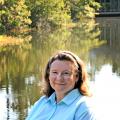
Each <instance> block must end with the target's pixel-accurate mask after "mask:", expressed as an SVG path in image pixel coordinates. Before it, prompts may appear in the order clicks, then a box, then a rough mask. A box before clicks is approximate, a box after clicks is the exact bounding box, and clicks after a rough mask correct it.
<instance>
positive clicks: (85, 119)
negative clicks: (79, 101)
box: [75, 111, 97, 120]
mask: <svg viewBox="0 0 120 120" xmlns="http://www.w3.org/2000/svg"><path fill="white" fill-rule="evenodd" d="M75 120H97V118H96V117H95V114H94V113H92V112H91V111H86V112H84V113H82V114H81V115H78V116H77V117H76V119H75Z"/></svg>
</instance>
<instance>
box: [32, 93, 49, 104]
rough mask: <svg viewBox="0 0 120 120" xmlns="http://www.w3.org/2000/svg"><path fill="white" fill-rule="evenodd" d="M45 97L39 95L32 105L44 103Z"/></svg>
mask: <svg viewBox="0 0 120 120" xmlns="http://www.w3.org/2000/svg"><path fill="white" fill-rule="evenodd" d="M47 99H48V98H47V97H46V96H45V95H43V96H41V97H40V98H39V99H38V100H37V101H36V102H35V104H34V105H39V104H44V103H45V102H46V101H47Z"/></svg>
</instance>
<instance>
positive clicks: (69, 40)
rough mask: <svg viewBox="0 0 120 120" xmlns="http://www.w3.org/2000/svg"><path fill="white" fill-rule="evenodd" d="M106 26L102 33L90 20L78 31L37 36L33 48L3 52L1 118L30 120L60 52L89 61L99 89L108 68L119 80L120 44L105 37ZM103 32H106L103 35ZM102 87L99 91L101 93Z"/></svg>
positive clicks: (8, 49) (20, 48) (73, 29)
mask: <svg viewBox="0 0 120 120" xmlns="http://www.w3.org/2000/svg"><path fill="white" fill-rule="evenodd" d="M97 21H98V22H100V21H101V20H97ZM103 24H104V22H100V29H99V26H96V23H95V21H94V20H91V21H88V20H87V21H84V22H80V24H79V25H78V26H77V27H74V28H69V29H59V30H55V31H52V32H51V33H48V32H42V31H39V32H37V33H36V32H33V33H32V34H31V35H32V40H31V42H30V43H29V44H27V45H26V44H24V45H23V46H22V47H19V46H15V47H8V48H7V49H6V50H5V51H3V50H2V51H1V52H0V114H1V115H2V116H1V117H0V119H1V120H6V119H7V120H18V119H19V120H23V119H24V118H25V117H26V115H27V113H28V110H29V108H30V107H31V105H32V104H33V103H34V102H35V101H36V100H37V99H38V98H39V96H40V95H41V94H42V93H41V87H40V86H41V85H42V84H41V80H42V74H43V71H44V66H45V64H46V62H47V60H48V58H49V57H50V56H51V55H52V54H53V52H55V51H56V50H60V49H62V50H71V51H73V52H75V53H76V54H78V55H79V56H80V57H81V58H82V59H83V60H85V62H86V63H87V67H88V68H89V73H90V76H91V80H94V81H95V84H96V86H98V85H97V82H96V81H99V80H97V79H98V78H97V77H96V75H97V74H98V72H99V71H101V70H102V68H103V66H104V65H106V64H109V65H110V66H111V68H112V72H111V73H112V74H113V73H116V76H119V75H120V64H119V62H118V61H119V59H120V55H119V54H118V52H119V49H120V46H119V45H118V43H119V40H118V39H116V40H115V41H114V40H113V39H112V38H111V41H112V44H111V42H110V41H109V39H105V37H102V36H103V35H102V34H103V33H104V32H103V29H106V28H104V27H106V26H105V25H104V26H103ZM111 24H112V23H111ZM119 24H120V23H119ZM111 29H113V28H111ZM100 30H102V32H101V34H100ZM109 33H110V32H109ZM110 34H111V33H110ZM107 35H108V34H107ZM104 36H105V35H104ZM109 43H110V44H109ZM115 45H117V47H115ZM102 82H103V81H102ZM106 84H107V82H106ZM100 87H101V86H100ZM100 87H97V88H96V90H97V91H98V89H100ZM99 95H101V94H99ZM97 98H99V96H98V97H97ZM96 101H98V99H97V100H96ZM98 102H99V101H98Z"/></svg>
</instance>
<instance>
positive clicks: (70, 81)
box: [27, 51, 96, 120]
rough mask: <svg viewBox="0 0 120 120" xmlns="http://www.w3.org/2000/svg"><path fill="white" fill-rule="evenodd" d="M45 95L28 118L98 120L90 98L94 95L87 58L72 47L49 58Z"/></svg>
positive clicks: (42, 119) (30, 119)
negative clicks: (81, 57) (86, 64)
mask: <svg viewBox="0 0 120 120" xmlns="http://www.w3.org/2000/svg"><path fill="white" fill-rule="evenodd" d="M44 81H45V85H46V88H45V91H44V93H45V96H43V97H41V98H40V99H39V100H38V101H37V102H36V103H35V105H34V106H33V108H32V110H31V112H30V114H29V115H28V117H27V120H61V119H62V120H96V118H95V116H94V114H93V112H92V110H91V107H90V106H89V104H87V102H86V98H87V97H86V96H90V92H89V89H88V85H87V83H88V82H87V72H86V69H85V65H84V63H83V61H82V60H81V59H80V58H79V57H78V56H77V55H75V54H74V53H72V52H70V51H60V52H58V53H57V54H55V55H54V56H53V57H51V59H50V60H49V61H48V63H47V66H46V70H45V75H44Z"/></svg>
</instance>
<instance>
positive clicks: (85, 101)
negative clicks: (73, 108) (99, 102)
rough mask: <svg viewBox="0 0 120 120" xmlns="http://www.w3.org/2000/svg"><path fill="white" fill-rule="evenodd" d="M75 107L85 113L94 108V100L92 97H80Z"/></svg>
mask: <svg viewBox="0 0 120 120" xmlns="http://www.w3.org/2000/svg"><path fill="white" fill-rule="evenodd" d="M77 106H78V110H82V111H84V110H85V111H86V110H89V109H91V108H94V106H95V104H94V100H93V98H92V97H86V96H82V97H80V99H79V100H78V101H77Z"/></svg>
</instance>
